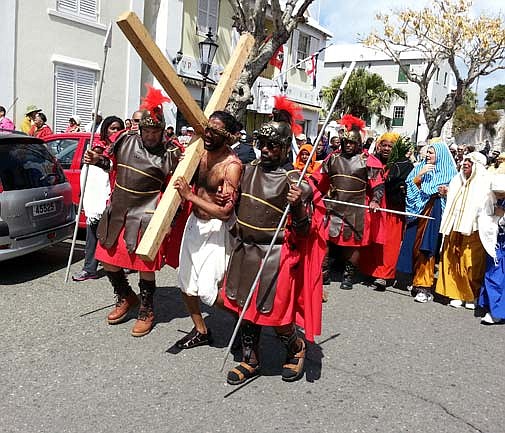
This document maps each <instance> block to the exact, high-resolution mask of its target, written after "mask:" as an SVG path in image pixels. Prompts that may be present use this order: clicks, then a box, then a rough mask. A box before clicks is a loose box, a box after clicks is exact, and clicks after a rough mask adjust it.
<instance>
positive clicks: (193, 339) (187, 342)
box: [175, 328, 212, 349]
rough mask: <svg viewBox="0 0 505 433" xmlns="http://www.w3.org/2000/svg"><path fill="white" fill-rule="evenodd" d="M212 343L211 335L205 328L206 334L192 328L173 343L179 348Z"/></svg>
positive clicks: (190, 347)
mask: <svg viewBox="0 0 505 433" xmlns="http://www.w3.org/2000/svg"><path fill="white" fill-rule="evenodd" d="M211 343H212V336H211V333H210V329H207V334H202V333H200V332H198V331H197V330H196V328H193V329H192V330H191V332H190V333H189V334H187V335H185V336H184V337H182V338H181V339H180V340H179V341H177V342H176V343H175V345H176V346H177V347H178V348H179V349H192V348H193V347H198V346H205V345H209V344H211Z"/></svg>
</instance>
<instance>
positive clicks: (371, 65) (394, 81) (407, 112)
mask: <svg viewBox="0 0 505 433" xmlns="http://www.w3.org/2000/svg"><path fill="white" fill-rule="evenodd" d="M353 60H356V62H357V63H356V68H366V69H367V70H368V71H369V72H371V73H376V74H379V75H380V76H381V77H382V78H383V80H384V82H385V83H386V84H387V85H389V86H391V87H394V88H397V89H401V90H403V91H405V92H406V93H407V100H402V99H397V100H396V101H394V102H393V103H392V105H391V107H390V109H389V110H388V111H387V112H385V113H383V114H384V115H386V116H388V117H390V118H392V130H393V131H396V132H398V133H400V134H402V135H407V136H409V137H411V138H412V139H413V140H415V139H416V137H417V141H418V142H419V141H424V140H425V139H426V137H427V135H428V128H427V126H426V121H425V119H424V115H423V110H422V108H421V107H420V104H419V100H420V99H419V87H418V86H417V85H416V84H414V83H411V82H410V81H408V80H407V78H406V76H405V74H403V73H402V72H401V71H400V67H399V65H397V64H396V63H394V62H393V61H392V60H391V59H390V58H389V57H388V56H387V55H386V54H384V53H383V52H382V51H379V50H376V49H372V48H368V47H365V46H363V45H361V44H340V45H333V46H331V47H329V48H328V49H327V50H326V59H325V63H324V72H323V73H322V74H321V75H322V79H321V84H322V85H323V86H327V85H328V84H329V82H330V80H331V79H332V78H334V77H336V76H338V75H341V74H344V73H345V72H346V71H347V69H348V68H349V66H350V64H351V62H352V61H353ZM401 60H402V62H404V64H405V65H408V66H409V68H410V69H411V70H414V71H419V73H421V71H423V70H424V68H425V60H424V59H423V57H422V56H421V55H420V53H405V55H402V57H401ZM453 83H454V78H453V74H452V71H451V69H450V67H449V65H448V64H442V65H440V67H439V68H438V69H437V72H436V73H435V75H434V78H433V80H432V81H431V82H430V84H429V87H428V97H429V98H430V101H431V104H432V106H433V107H437V106H439V105H440V104H441V103H442V102H443V100H444V99H445V97H446V95H447V94H448V93H450V92H451V90H452V89H453V88H454V85H453ZM367 126H368V125H367ZM369 128H370V130H371V133H372V134H374V135H380V134H382V133H383V132H385V131H386V127H385V126H384V125H378V124H377V122H376V120H375V119H371V122H370V125H369ZM447 135H448V136H449V137H450V136H451V133H450V131H449V132H448V133H447ZM444 138H448V137H447V136H444Z"/></svg>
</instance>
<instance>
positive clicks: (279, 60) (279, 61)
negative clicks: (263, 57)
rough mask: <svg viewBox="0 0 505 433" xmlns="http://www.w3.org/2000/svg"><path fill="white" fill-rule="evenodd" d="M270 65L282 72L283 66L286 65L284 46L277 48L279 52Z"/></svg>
mask: <svg viewBox="0 0 505 433" xmlns="http://www.w3.org/2000/svg"><path fill="white" fill-rule="evenodd" d="M268 63H270V64H271V65H272V66H273V67H274V68H277V69H279V71H280V70H282V65H283V64H284V45H281V46H280V47H279V48H277V51H276V52H275V53H274V55H273V56H272V58H271V59H270V61H269V62H268Z"/></svg>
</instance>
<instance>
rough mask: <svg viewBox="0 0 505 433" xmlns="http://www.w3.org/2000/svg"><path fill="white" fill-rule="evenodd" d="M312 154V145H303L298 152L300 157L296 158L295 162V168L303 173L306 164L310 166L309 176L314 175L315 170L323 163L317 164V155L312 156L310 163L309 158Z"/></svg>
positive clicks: (308, 168)
mask: <svg viewBox="0 0 505 433" xmlns="http://www.w3.org/2000/svg"><path fill="white" fill-rule="evenodd" d="M311 152H312V145H311V144H303V145H302V146H301V147H300V150H299V151H298V155H297V156H296V161H295V162H294V164H293V166H294V168H295V169H296V170H300V171H302V170H303V168H304V167H305V165H306V164H308V167H307V175H309V174H312V172H314V171H315V170H317V169H318V168H319V166H320V165H321V163H319V162H316V153H315V152H314V154H313V155H312V159H311V160H310V162H309V157H310V154H311Z"/></svg>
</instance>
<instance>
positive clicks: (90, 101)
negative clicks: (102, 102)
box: [75, 69, 96, 127]
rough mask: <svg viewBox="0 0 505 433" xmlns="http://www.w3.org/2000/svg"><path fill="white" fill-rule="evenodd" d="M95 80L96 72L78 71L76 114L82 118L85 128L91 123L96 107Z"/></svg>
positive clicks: (82, 124)
mask: <svg viewBox="0 0 505 433" xmlns="http://www.w3.org/2000/svg"><path fill="white" fill-rule="evenodd" d="M95 79H96V74H95V72H92V71H86V70H85V69H79V70H77V71H76V91H75V96H76V103H75V114H78V115H79V116H80V117H81V121H82V123H81V126H83V127H84V125H86V123H88V122H91V112H92V111H93V108H94V105H95Z"/></svg>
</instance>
